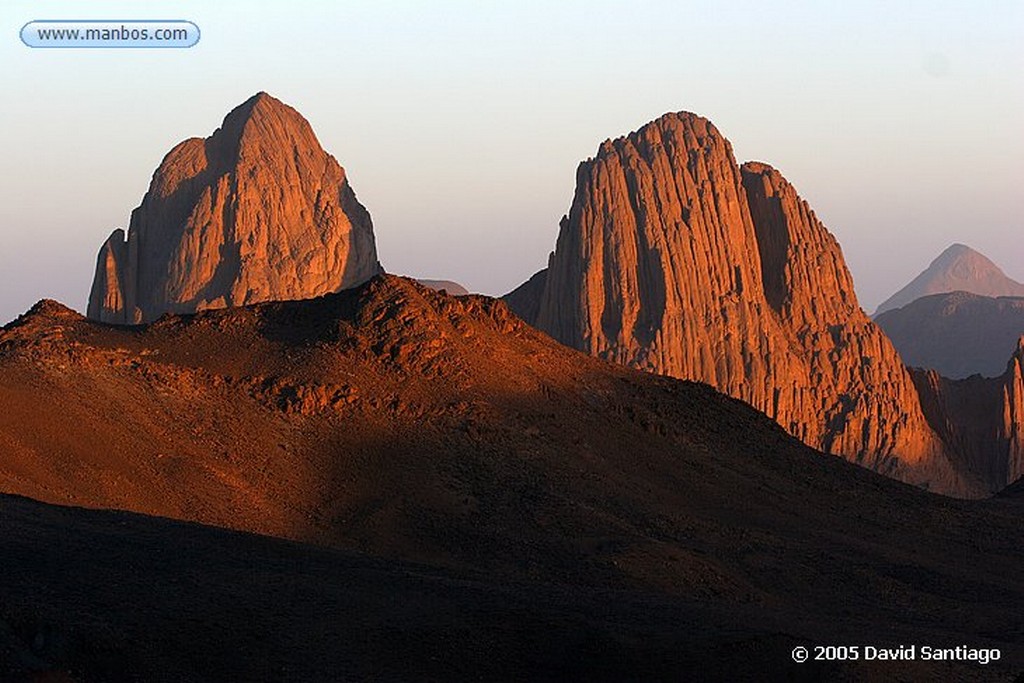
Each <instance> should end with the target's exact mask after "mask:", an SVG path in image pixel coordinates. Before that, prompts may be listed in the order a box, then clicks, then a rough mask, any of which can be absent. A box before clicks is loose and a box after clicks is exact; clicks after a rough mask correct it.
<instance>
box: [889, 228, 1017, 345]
mask: <svg viewBox="0 0 1024 683" xmlns="http://www.w3.org/2000/svg"><path fill="white" fill-rule="evenodd" d="M946 292H970V293H971V294H979V295H981V296H992V297H997V296H1022V297H1024V284H1021V283H1020V282H1017V281H1016V280H1013V279H1011V278H1009V277H1007V276H1006V274H1005V273H1004V272H1003V271H1002V270H1000V268H999V266H997V265H996V264H994V263H992V261H990V260H989V259H988V258H987V257H985V256H984V255H982V254H980V253H978V252H976V251H975V250H973V249H971V248H970V247H968V246H966V245H963V244H954V245H951V246H950V247H949V248H947V249H946V250H945V251H944V252H942V253H941V254H939V256H938V258H936V259H935V260H934V261H932V262H931V264H930V265H929V266H928V267H927V268H925V269H924V271H923V272H921V274H920V275H918V276H917V277H915V278H914V279H913V280H911V281H910V283H909V284H907V286H906V287H904V288H903V289H901V290H899V291H898V292H896V293H895V294H893V295H892V296H891V297H889V298H888V299H886V300H885V301H883V302H882V303H881V304H880V305H879V306H878V308H877V309H876V310H875V316H878V315H881V314H882V313H884V312H886V311H888V310H891V309H894V308H900V307H901V306H906V305H907V304H909V303H910V302H912V301H915V300H917V299H920V298H921V297H923V296H928V295H931V294H943V293H946ZM1004 360H1005V359H1004Z"/></svg>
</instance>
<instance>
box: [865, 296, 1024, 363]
mask: <svg viewBox="0 0 1024 683" xmlns="http://www.w3.org/2000/svg"><path fill="white" fill-rule="evenodd" d="M875 323H877V324H878V326H879V327H881V328H882V330H883V331H884V332H885V334H886V335H888V337H889V339H891V340H892V343H893V344H894V345H895V346H896V350H897V351H899V353H900V356H901V357H902V358H903V361H904V362H905V363H906V364H907V365H910V366H915V367H921V368H929V369H932V370H936V371H938V373H939V374H940V375H942V376H944V377H950V378H953V379H960V378H963V377H968V376H970V375H974V374H980V375H984V376H986V377H996V376H999V375H1001V374H1002V373H1003V371H1004V370H1005V369H1006V359H1007V358H1008V357H1009V356H1010V355H1011V354H1012V353H1013V350H1014V349H1015V348H1016V346H1017V339H1018V337H1020V335H1022V334H1024V297H1009V296H1001V297H988V296H979V295H977V294H970V293H968V292H959V291H958V292H950V293H947V294H932V295H930V296H925V297H921V298H920V299H916V300H914V301H912V302H910V303H909V304H907V305H906V306H903V307H901V308H893V309H890V310H888V311H886V312H884V313H882V314H881V315H879V316H877V317H875Z"/></svg>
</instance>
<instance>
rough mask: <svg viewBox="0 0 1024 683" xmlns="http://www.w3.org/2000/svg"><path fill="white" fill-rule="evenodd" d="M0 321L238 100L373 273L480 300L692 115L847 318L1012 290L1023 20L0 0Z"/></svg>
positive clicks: (545, 6)
mask: <svg viewBox="0 0 1024 683" xmlns="http://www.w3.org/2000/svg"><path fill="white" fill-rule="evenodd" d="M75 18H82V19H147V18H148V19H188V20H191V21H193V22H195V23H196V24H197V25H198V26H199V27H200V28H201V29H202V39H201V40H200V42H199V44H198V45H197V46H196V47H194V48H191V49H188V50H40V49H29V48H27V47H25V46H24V45H22V43H21V42H20V40H19V38H18V31H19V30H20V28H21V26H22V25H23V24H25V23H26V22H28V21H30V20H33V19H75ZM0 19H2V24H3V26H4V31H3V33H2V35H3V36H4V37H3V38H2V39H0V92H3V93H4V96H3V125H2V126H0V148H2V149H3V154H2V155H0V178H2V180H3V183H2V185H0V323H2V322H4V321H7V320H10V319H12V318H13V317H15V316H16V315H17V314H18V313H20V312H22V311H24V310H25V309H27V308H28V307H29V306H30V305H31V304H32V303H34V302H35V301H36V300H38V299H40V298H43V297H51V298H56V299H59V300H61V301H63V302H65V303H67V304H68V305H70V306H72V307H74V308H77V309H79V310H84V307H85V301H86V298H87V296H88V290H89V285H90V283H91V280H92V274H93V269H94V267H95V255H96V250H97V249H98V247H99V245H100V243H101V242H102V241H103V240H104V239H105V238H106V237H107V235H108V234H109V233H110V231H111V230H112V229H113V228H115V227H118V226H126V224H127V221H128V216H129V213H130V211H131V209H132V208H134V207H135V206H137V205H138V203H139V201H140V200H141V198H142V195H143V193H144V192H145V190H146V187H147V185H148V183H149V179H150V176H151V175H152V173H153V171H154V170H155V169H156V167H157V165H158V164H159V163H160V160H161V159H162V158H163V156H164V154H165V153H166V152H167V151H168V150H170V148H171V147H172V146H173V145H174V144H176V143H177V142H179V141H180V140H182V139H184V138H187V137H192V136H206V135H209V134H210V133H211V132H212V131H213V130H214V129H215V128H216V127H217V126H218V125H219V124H220V122H221V119H222V118H223V116H224V114H226V113H227V112H228V110H230V109H231V108H232V107H234V106H235V105H237V104H239V103H240V102H242V101H243V100H245V99H246V98H247V97H249V96H250V95H252V94H253V93H255V92H257V91H259V90H266V91H267V92H269V93H271V94H273V95H275V96H277V97H278V98H280V99H282V100H283V101H285V102H287V103H288V104H291V105H292V106H294V107H296V108H297V109H298V110H299V111H300V112H302V114H303V115H304V116H305V117H306V118H307V119H309V121H310V122H311V123H312V125H313V128H314V130H315V131H316V132H317V134H318V136H319V138H320V141H321V143H322V144H323V145H324V147H325V148H326V149H327V150H328V151H329V152H331V153H332V154H334V155H335V156H336V157H337V158H338V160H339V161H340V162H341V164H342V165H343V166H344V167H345V168H346V170H347V171H348V174H349V177H350V179H351V182H352V186H353V188H354V189H355V191H356V194H357V195H358V197H359V199H360V201H362V202H363V204H365V205H366V207H367V208H368V209H369V210H370V213H371V214H372V216H373V220H374V226H375V231H376V235H377V243H378V250H379V253H380V255H381V260H382V262H383V264H384V266H385V268H386V269H387V270H389V271H391V272H395V273H401V274H410V275H417V276H422V277H445V278H451V279H455V280H458V281H460V282H462V283H463V284H465V285H466V286H467V287H469V288H470V289H472V290H474V291H480V292H484V293H487V294H502V293H504V292H506V291H508V290H510V289H511V288H513V287H514V286H516V285H517V284H519V283H520V282H522V281H523V280H525V279H526V278H527V277H529V276H530V275H531V274H532V273H533V272H534V271H536V270H538V269H539V268H541V267H543V266H544V265H545V264H546V260H547V254H548V252H549V251H550V250H551V249H552V248H553V247H554V243H555V237H556V234H557V230H558V220H559V218H560V217H561V216H562V214H563V213H565V212H566V211H567V210H568V207H569V203H570V201H571V199H572V192H573V185H574V178H575V169H576V165H577V164H578V163H579V161H581V160H583V159H585V158H587V157H589V156H592V155H593V154H594V152H595V151H596V149H597V147H598V144H599V143H600V142H601V141H602V140H604V139H606V138H609V137H617V136H619V135H622V134H625V133H628V132H629V131H631V130H635V129H636V128H638V127H639V126H641V125H643V124H644V123H646V122H647V121H649V120H651V119H653V118H655V117H657V116H659V115H661V114H663V113H665V112H667V111H678V110H689V111H694V112H697V113H699V114H702V115H704V116H707V117H708V118H710V119H711V120H712V121H714V122H715V124H716V125H717V126H718V128H719V129H720V130H721V131H722V132H723V133H724V134H725V135H726V137H728V138H729V139H730V140H731V141H732V143H733V148H734V150H735V152H736V156H737V160H738V161H741V162H742V161H745V160H749V159H757V160H762V161H767V162H769V163H771V164H772V165H774V166H775V167H776V168H778V169H779V170H780V171H782V172H783V174H785V175H786V177H787V178H789V180H790V181H791V182H792V183H793V184H794V185H795V186H796V188H797V189H798V191H799V192H800V193H801V195H802V196H803V197H804V198H805V199H807V200H808V201H809V202H810V204H811V206H812V207H813V208H814V209H815V211H816V212H817V214H818V216H819V217H820V218H821V219H822V220H823V221H824V222H825V224H826V225H827V226H828V227H829V228H830V229H831V230H832V231H833V232H834V233H835V234H836V236H837V237H838V238H839V241H840V243H841V244H842V246H843V250H844V252H845V254H846V257H847V261H848V263H849V265H850V267H851V269H852V271H853V274H854V278H855V280H856V283H857V288H858V294H859V296H860V299H861V304H862V305H863V306H864V307H865V308H866V309H868V310H869V311H871V310H873V309H874V307H875V306H876V305H877V304H878V303H879V302H880V301H881V300H882V299H884V298H886V297H887V296H888V295H889V294H891V293H892V292H893V291H895V290H896V289H897V288H898V287H900V286H902V285H903V284H905V283H906V282H907V281H908V280H909V279H910V278H911V277H912V276H913V275H915V274H916V273H917V272H918V271H920V270H921V269H923V268H924V267H925V266H926V265H927V264H928V262H929V261H930V260H931V259H932V258H934V257H935V256H936V255H937V254H938V253H939V252H940V251H941V250H942V249H944V248H945V247H946V246H948V245H949V244H950V243H952V242H964V243H966V244H969V245H971V246H973V247H975V248H977V249H979V250H980V251H982V252H984V253H986V254H987V255H988V256H989V257H991V258H992V259H993V260H995V261H996V262H997V263H999V264H1000V265H1001V266H1003V268H1004V269H1005V270H1006V271H1007V273H1008V274H1009V275H1010V276H1011V277H1014V278H1016V279H1018V280H1024V247H1022V246H1021V241H1022V240H1021V235H1022V232H1024V231H1022V228H1024V224H1022V223H1024V221H1022V210H1021V198H1022V196H1024V191H1022V187H1024V163H1022V159H1024V134H1022V130H1024V129H1022V125H1021V122H1022V121H1024V81H1022V79H1024V50H1022V49H1021V45H1024V2H1021V1H1020V0H1010V1H1006V2H983V1H978V0H972V1H971V2H966V1H958V2H938V1H928V2H917V3H915V2H903V1H901V2H895V3H894V2H854V1H847V2H828V1H827V0H820V1H815V2H798V3H794V2H788V3H787V2H780V1H775V2H771V3H765V2H722V3H717V2H707V1H706V0H705V1H702V2H692V3H690V2H678V1H677V2H672V1H664V2H638V1H637V0H632V1H630V2H595V1H593V0H587V1H585V2H559V1H558V0H549V1H547V2H524V1H523V0H517V1H515V2H487V1H486V0H476V1H471V0H467V1H466V2H426V1H417V2H384V1H371V0H367V1H365V2H343V1H338V0H333V1H331V2H322V3H317V2H296V1H295V0H289V1H275V2H257V1H254V0H249V1H247V2H241V1H237V2H225V1H222V0H218V1H217V2H213V1H212V0H211V1H210V2H187V1H181V0H177V1H175V2H160V1H149V2H137V1H136V2H81V1H77V2H45V1H40V0H32V1H17V0H14V1H12V0H4V2H3V4H2V5H0Z"/></svg>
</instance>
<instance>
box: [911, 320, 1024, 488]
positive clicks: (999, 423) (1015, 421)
mask: <svg viewBox="0 0 1024 683" xmlns="http://www.w3.org/2000/svg"><path fill="white" fill-rule="evenodd" d="M1004 367H1005V370H1004V371H1003V373H1002V375H999V376H997V377H992V378H987V377H982V376H980V375H973V376H971V377H967V378H965V379H960V380H953V379H947V378H945V377H943V376H941V375H940V374H939V373H938V372H936V371H935V370H924V369H919V368H915V369H914V370H913V375H914V382H915V383H916V384H917V386H918V390H919V392H920V394H921V400H922V404H923V405H924V408H925V413H926V415H927V416H928V420H929V422H930V423H931V424H933V425H935V426H936V429H937V430H938V431H939V433H940V434H941V435H942V437H943V439H944V440H945V441H946V442H947V443H950V444H952V445H953V447H954V448H956V450H957V451H958V452H959V453H961V454H962V457H964V458H965V460H966V461H967V463H968V464H969V467H970V468H971V469H972V470H973V471H974V472H976V473H977V474H978V476H980V477H981V478H982V479H983V480H984V481H985V482H986V483H987V485H988V486H989V488H990V489H991V490H992V491H999V490H1000V489H1003V488H1004V487H1006V486H1007V485H1009V484H1012V483H1013V482H1015V481H1017V480H1018V479H1020V478H1021V477H1022V476H1024V336H1022V337H1020V338H1019V339H1018V342H1017V349H1016V351H1015V352H1014V354H1013V355H1012V356H1011V357H1010V360H1009V362H1007V363H1006V365H1005V366H1004Z"/></svg>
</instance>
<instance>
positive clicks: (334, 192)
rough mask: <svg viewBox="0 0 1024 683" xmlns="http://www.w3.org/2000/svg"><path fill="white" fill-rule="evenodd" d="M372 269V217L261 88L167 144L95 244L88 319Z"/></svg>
mask: <svg viewBox="0 0 1024 683" xmlns="http://www.w3.org/2000/svg"><path fill="white" fill-rule="evenodd" d="M380 272H381V267H380V264H379V263H378V261H377V252H376V246H375V244H374V237H373V225H372V223H371V221H370V214H369V213H368V212H367V211H366V209H365V208H363V206H362V205H361V204H360V203H359V201H358V200H357V199H356V196H355V193H354V192H353V191H352V187H351V186H350V184H349V182H348V178H347V177H346V175H345V171H344V169H342V167H341V166H339V165H338V162H337V161H336V160H335V159H334V157H332V156H331V155H329V154H327V153H326V152H324V150H323V149H322V148H321V147H320V143H319V142H318V141H317V138H316V135H315V134H314V133H313V129H312V128H311V127H310V125H309V123H308V122H307V121H306V120H305V119H304V118H303V117H302V116H301V115H300V114H299V113H298V112H296V111H295V110H294V109H292V108H291V107H289V106H287V105H285V104H283V103H281V102H280V101H278V100H276V99H274V98H273V97H271V96H270V95H267V94H266V93H259V94H257V95H255V96H253V97H252V98H250V99H249V100H247V101H246V102H244V103H243V104H241V105H240V106H238V107H237V108H235V109H234V110H233V111H232V112H231V113H229V114H228V115H227V117H225V119H224V122H223V123H222V124H221V127H220V128H219V129H217V131H215V132H214V134H213V135H211V136H210V137H208V138H206V139H205V140H204V139H201V138H191V139H188V140H185V141H184V142H182V143H180V144H179V145H177V146H176V147H175V148H174V149H172V150H171V151H170V152H169V153H168V154H167V156H166V157H164V160H163V162H162V163H161V164H160V167H159V168H158V169H157V171H156V173H154V175H153V179H152V182H151V183H150V186H149V190H148V191H147V192H146V195H145V197H143V199H142V204H141V205H140V206H139V207H138V208H137V209H135V210H134V211H133V212H132V216H131V221H130V223H129V226H128V233H127V236H126V235H125V233H124V231H123V230H121V229H118V230H115V231H114V233H113V234H112V235H111V236H110V238H109V239H107V241H106V242H105V243H104V244H103V246H102V247H101V248H100V252H99V256H98V258H97V264H96V276H95V279H94V281H93V286H92V291H91V293H90V295H89V308H88V314H89V317H90V318H93V319H96V320H101V321H103V322H110V323H129V324H131V323H139V322H147V321H151V320H155V319H156V318H158V317H159V316H161V315H163V314H164V313H168V312H175V313H190V312H195V311H199V310H203V309H207V308H223V307H225V306H240V305H243V304H247V303H253V302H259V301H273V300H287V299H303V298H309V297H315V296H319V295H321V294H324V293H327V292H334V291H337V290H339V289H343V288H346V287H351V286H353V285H357V284H359V283H361V282H365V281H366V280H367V279H369V278H371V277H373V276H374V275H376V274H378V273H380Z"/></svg>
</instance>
